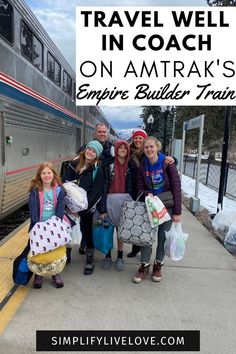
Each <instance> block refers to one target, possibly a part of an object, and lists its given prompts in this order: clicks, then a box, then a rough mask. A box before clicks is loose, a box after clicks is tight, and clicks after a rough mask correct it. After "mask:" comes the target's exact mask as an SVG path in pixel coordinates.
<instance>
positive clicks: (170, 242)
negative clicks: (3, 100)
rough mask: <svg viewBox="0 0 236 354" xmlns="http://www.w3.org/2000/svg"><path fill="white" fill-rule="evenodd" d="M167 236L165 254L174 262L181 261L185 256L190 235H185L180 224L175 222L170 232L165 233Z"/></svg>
mask: <svg viewBox="0 0 236 354" xmlns="http://www.w3.org/2000/svg"><path fill="white" fill-rule="evenodd" d="M165 234H166V241H165V245H164V250H165V254H166V255H167V256H168V257H170V258H171V259H172V260H173V261H180V260H181V259H182V258H183V256H184V252H185V244H186V241H187V239H188V234H185V233H183V231H182V226H181V223H180V222H173V224H172V225H171V228H170V231H165Z"/></svg>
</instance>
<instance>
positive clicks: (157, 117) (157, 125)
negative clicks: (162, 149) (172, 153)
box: [140, 106, 175, 150]
mask: <svg viewBox="0 0 236 354" xmlns="http://www.w3.org/2000/svg"><path fill="white" fill-rule="evenodd" d="M142 109H143V111H142V114H141V115H140V118H141V119H142V120H143V124H144V125H145V130H146V132H147V134H148V135H152V136H155V137H156V138H157V139H158V140H160V141H161V143H162V145H163V143H164V130H165V125H166V138H165V144H166V150H167V147H168V144H169V141H170V139H171V137H172V130H173V119H174V115H175V107H174V106H173V107H172V109H171V110H170V111H169V112H162V111H161V106H143V107H142ZM150 115H152V116H153V118H154V122H153V123H152V124H149V123H148V122H147V121H148V118H149V117H150Z"/></svg>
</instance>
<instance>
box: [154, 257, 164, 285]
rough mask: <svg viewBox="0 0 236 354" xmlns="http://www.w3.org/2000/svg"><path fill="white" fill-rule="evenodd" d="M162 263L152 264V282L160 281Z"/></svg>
mask: <svg viewBox="0 0 236 354" xmlns="http://www.w3.org/2000/svg"><path fill="white" fill-rule="evenodd" d="M163 264H164V262H159V261H157V260H156V261H155V262H154V263H153V270H152V280H153V281H161V279H162V276H161V267H162V266H163Z"/></svg>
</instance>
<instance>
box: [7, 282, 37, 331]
mask: <svg viewBox="0 0 236 354" xmlns="http://www.w3.org/2000/svg"><path fill="white" fill-rule="evenodd" d="M31 284H32V281H31V282H30V283H29V285H28V286H19V287H18V289H17V290H16V292H15V293H14V294H13V295H12V296H11V298H10V299H9V301H8V302H7V304H6V305H5V306H4V307H3V309H2V310H1V311H0V334H2V333H3V332H4V330H5V328H6V327H7V325H8V324H9V322H10V321H11V319H12V317H13V316H14V315H15V313H16V311H17V310H18V308H19V307H20V305H21V304H22V302H23V301H24V299H25V297H26V295H27V294H28V292H29V289H30V287H31Z"/></svg>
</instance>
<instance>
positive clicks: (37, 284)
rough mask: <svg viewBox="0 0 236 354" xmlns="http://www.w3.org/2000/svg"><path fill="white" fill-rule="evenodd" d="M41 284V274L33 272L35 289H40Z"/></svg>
mask: <svg viewBox="0 0 236 354" xmlns="http://www.w3.org/2000/svg"><path fill="white" fill-rule="evenodd" d="M42 284H43V277H42V276H41V275H38V274H35V276H34V282H33V287H34V288H35V289H41V288H42Z"/></svg>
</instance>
